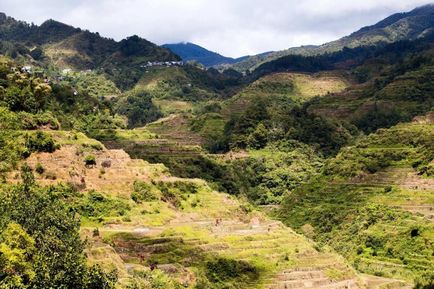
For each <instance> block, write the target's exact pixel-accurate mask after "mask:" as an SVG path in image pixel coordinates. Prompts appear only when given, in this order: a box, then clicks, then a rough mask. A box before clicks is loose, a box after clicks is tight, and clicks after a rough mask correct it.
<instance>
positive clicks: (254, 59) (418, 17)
mask: <svg viewBox="0 0 434 289" xmlns="http://www.w3.org/2000/svg"><path fill="white" fill-rule="evenodd" d="M433 19H434V5H426V6H422V7H419V8H416V9H414V10H412V11H410V12H406V13H397V14H394V15H391V16H389V17H387V18H386V19H384V20H382V21H380V22H378V23H377V24H374V25H372V26H367V27H363V28H361V29H360V30H358V31H357V32H354V33H352V34H351V35H349V36H346V37H343V38H341V39H339V40H336V41H332V42H328V43H325V44H323V45H320V46H312V45H311V46H309V45H308V46H302V47H294V48H289V49H287V50H282V51H277V52H270V53H266V54H262V55H256V56H251V57H249V58H247V59H245V60H243V61H241V62H238V63H236V64H234V65H233V68H235V69H237V70H239V71H246V70H254V69H255V68H257V67H258V66H259V65H261V64H262V63H266V62H269V61H272V60H275V59H278V58H280V57H284V56H287V55H305V56H313V55H321V54H324V53H331V52H336V51H340V50H342V49H343V48H344V47H348V48H355V47H360V46H372V45H377V44H384V43H393V42H396V41H400V40H415V39H418V38H421V37H424V36H425V35H426V34H428V33H432V31H433V29H434V20H433Z"/></svg>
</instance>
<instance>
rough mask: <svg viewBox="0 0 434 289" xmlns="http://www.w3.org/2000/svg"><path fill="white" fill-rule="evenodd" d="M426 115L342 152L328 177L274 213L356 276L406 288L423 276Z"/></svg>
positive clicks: (428, 244)
mask: <svg viewBox="0 0 434 289" xmlns="http://www.w3.org/2000/svg"><path fill="white" fill-rule="evenodd" d="M431 117H432V115H431V114H429V115H427V116H426V117H425V118H419V119H417V120H415V121H414V122H413V123H410V124H401V125H398V126H395V127H393V128H391V129H387V130H380V131H378V132H377V133H376V134H372V135H370V136H369V137H367V138H365V139H364V140H363V141H362V142H360V143H358V144H356V145H355V146H353V147H349V148H345V149H344V150H342V152H341V153H340V154H338V156H337V157H336V158H335V159H334V160H331V161H330V162H329V164H328V165H327V166H326V169H325V172H324V174H325V176H328V177H323V179H319V180H317V181H316V182H312V183H311V184H310V185H308V186H305V187H304V188H300V189H299V190H297V193H296V194H295V195H293V196H290V197H288V200H287V201H286V202H285V205H284V207H283V209H281V211H280V215H281V216H282V217H283V218H284V219H286V220H287V223H288V224H289V225H290V226H292V227H295V228H299V229H300V231H302V232H304V233H305V234H307V235H310V236H312V237H313V238H314V239H315V240H317V241H319V242H320V243H323V244H328V245H330V246H332V247H333V248H335V249H336V250H337V251H338V252H340V253H341V254H343V255H344V256H345V257H346V258H347V259H348V260H349V261H350V262H351V263H352V264H353V265H354V267H355V268H356V269H357V270H358V271H360V272H366V273H369V274H373V275H377V276H380V277H381V276H382V277H389V278H397V279H403V280H407V281H410V282H411V281H413V280H415V279H417V278H419V277H420V276H428V277H426V278H430V277H429V276H430V275H429V274H430V272H432V268H434V257H433V252H434V251H433V248H434V247H433V244H434V235H433V232H434V224H433V222H432V221H433V208H434V199H433V198H434V179H433V178H432V175H430V173H429V167H430V166H432V152H433V147H432V146H433V145H434V142H433V140H434V138H433V132H434V130H433V126H432V120H430V119H432V118H431ZM420 163H423V164H425V165H420ZM335 169H336V170H335ZM424 172H427V173H424ZM306 211H309V212H310V214H306ZM312 226H313V227H312ZM309 228H310V229H309ZM374 283H375V282H374Z"/></svg>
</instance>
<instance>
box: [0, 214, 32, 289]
mask: <svg viewBox="0 0 434 289" xmlns="http://www.w3.org/2000/svg"><path fill="white" fill-rule="evenodd" d="M34 253H35V240H34V239H33V238H32V237H31V236H30V235H29V234H27V233H26V231H24V229H23V228H22V227H21V226H20V225H19V224H17V223H13V222H12V223H9V224H8V226H7V227H6V229H5V230H4V231H3V232H2V233H1V234H0V287H1V288H2V286H3V285H4V284H9V286H11V287H12V288H27V286H26V284H29V283H30V282H31V281H32V280H33V279H34V278H35V276H36V273H35V271H34V268H33V256H34Z"/></svg>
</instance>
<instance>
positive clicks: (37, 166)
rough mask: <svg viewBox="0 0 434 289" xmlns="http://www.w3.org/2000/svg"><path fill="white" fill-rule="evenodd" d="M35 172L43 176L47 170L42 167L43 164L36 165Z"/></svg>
mask: <svg viewBox="0 0 434 289" xmlns="http://www.w3.org/2000/svg"><path fill="white" fill-rule="evenodd" d="M35 171H36V172H37V173H38V174H40V175H42V174H43V173H44V172H45V168H44V167H43V166H42V164H41V163H37V164H36V167H35Z"/></svg>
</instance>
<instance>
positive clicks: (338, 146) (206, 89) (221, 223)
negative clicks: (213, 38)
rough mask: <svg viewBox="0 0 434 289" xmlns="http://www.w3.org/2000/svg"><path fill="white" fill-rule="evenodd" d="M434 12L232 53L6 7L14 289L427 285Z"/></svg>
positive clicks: (6, 144)
mask: <svg viewBox="0 0 434 289" xmlns="http://www.w3.org/2000/svg"><path fill="white" fill-rule="evenodd" d="M431 16H432V5H428V6H423V7H420V8H417V9H415V10H413V11H411V12H408V13H402V14H397V15H392V16H391V17H389V18H386V19H385V20H383V21H382V22H379V23H377V24H375V25H374V26H370V27H365V28H362V29H361V30H359V31H357V32H355V33H353V34H351V35H350V36H348V37H346V38H343V39H340V40H337V41H335V42H331V43H328V44H324V45H323V46H316V47H306V48H305V49H302V51H301V50H300V49H301V48H293V49H290V50H288V51H283V52H273V53H271V54H267V56H266V55H265V54H264V55H262V56H261V57H259V58H258V57H249V58H243V59H241V60H239V61H237V60H236V59H232V58H225V57H223V56H221V55H219V54H215V53H212V52H210V51H204V50H203V48H201V47H196V46H195V45H194V44H192V43H187V44H178V45H166V46H163V47H160V46H158V45H155V44H153V43H151V42H149V41H148V40H145V39H142V38H140V37H138V36H131V37H128V38H126V39H124V40H120V41H115V40H113V39H109V38H105V37H102V36H100V35H99V33H92V32H89V31H87V30H81V29H80V28H74V27H72V26H69V25H66V24H63V23H60V22H57V21H54V20H48V21H46V22H44V23H43V24H42V25H39V26H38V25H34V24H27V23H25V22H22V21H18V20H15V19H14V18H12V17H8V16H6V15H4V14H0V54H1V55H0V288H5V289H6V288H20V289H21V288H35V289H39V288H65V289H67V288H82V289H93V288H95V289H96V288H98V289H99V288H104V289H114V288H116V289H148V288H161V289H166V288H167V289H172V288H173V289H179V288H192V289H205V288H210V289H235V288H246V289H250V288H251V289H256V288H257V289H289V288H292V289H302V288H306V289H308V288H309V289H314V288H330V289H339V288H342V289H343V288H346V289H356V288H360V289H362V288H365V289H371V288H372V289H385V288H388V289H399V288H406V289H410V288H415V289H429V288H433V287H432V286H434V275H433V272H434V223H433V221H434V110H433V109H434V53H433V51H434V37H433V36H434V34H433V33H432V31H433V30H432V29H433V27H434V26H433V22H432V19H431V18H430V17H431ZM403 23H406V24H408V30H406V31H404V32H405V33H402V34H400V35H399V36H396V33H394V31H395V30H393V29H398V28H399V29H400V27H402V25H404V24H403ZM396 31H398V30H396ZM386 32H388V33H386ZM379 35H381V37H380V38H379ZM377 40H378V41H377ZM171 48H172V49H173V50H175V49H179V51H178V53H180V54H181V52H182V54H183V55H184V57H187V56H188V57H190V54H191V53H193V54H194V56H195V57H196V56H197V57H200V59H195V57H192V58H191V59H190V58H189V59H183V58H184V57H182V56H181V55H180V56H178V55H177V54H176V51H173V52H172V51H171V50H170V49H171ZM257 59H260V61H258V62H257V61H256V60H257ZM190 60H193V61H192V62H190ZM200 61H206V63H201V62H200ZM160 62H161V63H166V62H167V63H169V64H167V65H166V64H165V65H153V64H152V65H150V64H149V63H160ZM172 62H173V63H176V64H173V65H172V64H171V63H172ZM212 66H215V67H212Z"/></svg>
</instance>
